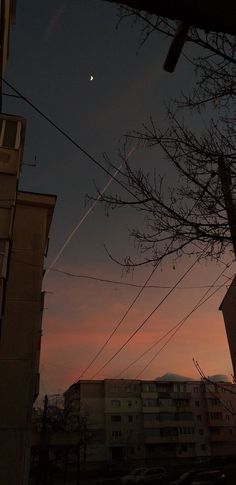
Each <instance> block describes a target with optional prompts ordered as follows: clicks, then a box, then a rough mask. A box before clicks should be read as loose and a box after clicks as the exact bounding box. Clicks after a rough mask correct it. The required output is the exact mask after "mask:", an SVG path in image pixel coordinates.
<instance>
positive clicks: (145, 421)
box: [65, 379, 236, 463]
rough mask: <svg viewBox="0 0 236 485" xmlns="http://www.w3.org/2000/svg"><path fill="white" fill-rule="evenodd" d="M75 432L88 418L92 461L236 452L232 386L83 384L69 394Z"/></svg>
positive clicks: (88, 455) (129, 382)
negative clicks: (77, 425)
mask: <svg viewBox="0 0 236 485" xmlns="http://www.w3.org/2000/svg"><path fill="white" fill-rule="evenodd" d="M65 411H66V415H67V416H69V417H70V419H69V422H70V424H71V426H72V428H73V426H76V423H78V422H79V420H81V419H82V417H83V416H85V417H86V422H87V435H88V437H89V439H88V440H87V443H86V457H85V459H86V460H87V462H102V461H104V462H109V461H130V462H135V461H136V462H139V463H140V462H143V463H144V462H146V463H147V462H148V463H151V462H153V463H155V462H157V460H161V459H162V460H163V461H165V460H167V461H168V460H172V459H178V458H186V459H190V458H195V457H197V458H198V457H199V458H204V457H205V458H206V457H214V456H228V455H234V454H235V453H236V428H235V424H236V423H235V412H236V390H235V386H234V385H233V384H231V383H229V382H224V383H219V382H217V383H209V382H207V383H205V382H202V381H182V380H180V381H162V380H161V381H139V380H126V379H124V380H115V379H111V380H109V379H105V380H100V381H85V380H84V381H83V380H82V381H78V382H77V383H76V384H73V385H72V386H71V387H70V388H69V389H68V390H67V391H66V392H65Z"/></svg>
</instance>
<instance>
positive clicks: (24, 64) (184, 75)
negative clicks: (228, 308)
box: [4, 0, 232, 393]
mask: <svg viewBox="0 0 236 485" xmlns="http://www.w3.org/2000/svg"><path fill="white" fill-rule="evenodd" d="M17 3H18V2H17ZM91 5H92V7H91ZM116 24H117V7H116V6H115V5H113V4H110V3H108V2H101V0H93V2H87V1H81V2H68V1H66V0H61V1H59V2H58V0H51V1H50V2H48V1H46V0H42V1H41V2H28V1H27V0H19V3H18V10H17V16H16V25H15V26H14V27H13V29H12V35H11V45H10V56H9V63H8V67H7V72H6V76H5V77H4V80H5V86H6V89H7V93H5V94H6V96H4V111H6V112H8V113H12V114H18V115H21V116H24V117H25V118H26V120H27V130H26V140H25V149H24V157H23V164H22V171H21V176H20V186H19V188H20V189H21V190H26V191H30V192H34V191H35V192H39V193H48V194H56V195H57V205H56V209H55V213H54V217H53V222H52V226H51V231H50V244H49V252H48V256H47V259H45V267H46V268H47V270H46V273H45V280H44V287H45V288H44V289H45V292H46V298H45V309H44V317H43V337H42V347H41V349H42V351H41V362H42V369H41V375H42V382H43V385H44V389H46V390H47V392H48V393H57V392H58V390H59V389H60V390H61V391H64V390H65V389H66V388H67V387H68V386H69V385H70V384H72V382H75V380H76V379H77V378H78V376H79V375H83V373H85V371H86V368H87V370H88V365H89V363H91V362H93V364H91V366H92V365H93V368H92V372H91V373H93V374H94V375H97V373H98V372H99V377H100V378H104V377H105V376H106V377H111V376H114V375H118V373H119V372H120V369H121V367H122V368H126V369H128V370H126V373H127V372H128V373H129V377H131V378H132V377H135V373H137V369H135V368H134V367H135V366H134V367H129V365H130V362H132V361H134V360H135V359H136V358H137V355H141V354H142V353H143V352H144V351H145V349H147V348H148V347H150V346H151V345H153V343H154V342H156V341H157V339H158V337H159V335H160V334H161V335H164V334H166V333H167V332H168V330H169V329H170V328H171V327H173V322H176V321H181V319H182V318H183V314H186V315H187V314H188V313H189V312H190V311H191V309H192V308H193V307H194V305H195V302H196V301H198V299H199V298H200V296H201V291H202V289H204V288H206V289H208V288H209V287H211V285H212V281H213V280H214V278H216V277H217V275H218V274H219V271H221V270H222V264H221V262H218V263H215V262H213V261H212V262H207V263H206V262H204V261H202V262H201V263H200V262H198V263H196V264H195V266H194V267H193V269H192V271H191V272H190V273H189V274H187V275H186V279H185V281H184V284H183V283H182V284H181V283H180V281H181V275H183V274H185V272H186V270H187V269H188V268H189V267H190V266H191V265H192V264H193V260H191V259H190V258H189V257H188V256H187V255H186V256H183V257H182V259H181V260H179V261H175V260H174V259H172V258H169V260H168V261H166V262H165V263H162V264H160V265H159V266H158V268H157V269H156V270H155V272H154V273H153V275H152V281H151V283H150V282H148V278H149V276H150V274H151V272H152V268H148V267H145V266H142V267H140V268H138V269H137V270H136V271H135V272H134V273H132V272H130V273H128V274H124V272H123V269H122V267H121V266H120V265H118V264H116V263H115V262H114V260H118V261H120V262H122V261H124V258H126V257H127V256H131V258H134V259H136V260H137V259H138V257H139V252H138V247H137V246H135V245H134V244H133V242H132V238H130V234H131V233H132V230H133V229H134V228H136V227H138V226H140V227H141V228H142V227H143V224H144V223H145V217H146V213H145V211H142V210H140V211H138V212H137V211H133V210H132V208H127V209H126V208H122V207H119V208H116V209H115V208H114V207H110V208H109V210H104V207H103V206H101V203H100V201H99V198H100V197H99V194H98V197H97V200H94V201H93V202H92V203H91V205H90V206H89V207H88V208H87V209H84V201H85V198H86V196H91V197H94V187H95V188H96V187H101V188H102V189H101V192H102V193H111V194H113V195H117V197H118V198H119V197H120V196H121V194H122V195H124V194H125V196H126V197H127V200H130V199H131V198H132V199H133V197H135V194H133V193H132V191H130V193H129V192H127V191H125V190H124V186H123V182H122V175H120V174H119V169H122V165H120V166H119V167H118V168H117V169H115V168H114V170H112V171H111V170H110V169H108V165H106V163H105V161H104V153H106V154H107V158H108V159H109V160H117V159H118V158H119V156H118V155H117V154H119V153H120V152H122V153H123V149H124V146H125V147H126V153H129V150H130V149H133V145H132V147H130V146H129V145H127V146H126V145H125V143H126V138H125V135H126V134H127V133H131V132H133V130H137V131H139V130H140V129H141V127H142V126H143V124H147V123H148V120H149V119H150V116H151V117H152V118H153V119H155V121H156V122H157V123H158V124H160V125H162V126H163V124H164V126H165V123H166V110H165V104H166V103H167V102H168V100H170V99H171V98H172V99H173V98H175V97H177V96H178V95H179V93H180V91H184V90H186V89H190V88H191V87H193V86H194V85H195V77H194V70H193V68H192V66H191V64H190V63H189V62H187V61H186V59H185V58H184V56H182V57H181V59H180V60H179V62H178V66H177V69H176V71H175V75H174V76H171V75H169V74H168V73H166V72H164V71H163V68H162V65H163V52H164V51H165V52H166V42H165V39H164V38H162V37H161V36H160V35H156V34H153V35H152V36H150V37H149V39H148V42H146V43H145V44H144V45H143V47H142V49H141V50H139V51H138V55H137V50H138V42H139V39H140V25H139V24H136V25H133V26H132V28H131V24H130V23H129V20H127V21H124V22H122V23H121V25H120V27H119V28H118V29H116ZM88 33H89V35H88ZM184 54H185V55H186V56H187V57H190V58H191V55H192V53H191V47H189V46H186V49H185V51H184ZM31 100H32V101H31ZM194 126H195V128H196V130H200V129H201V127H200V126H198V125H197V123H195V125H194ZM84 147H86V148H84ZM130 156H131V154H130ZM35 158H36V166H33V165H35V164H34V163H31V162H32V161H34V160H35ZM100 160H102V162H100ZM131 163H132V168H133V169H134V170H135V171H139V170H140V169H145V172H146V173H149V174H150V177H152V175H153V174H154V173H156V175H157V176H158V177H159V176H160V177H163V176H164V175H165V176H166V177H167V182H168V180H171V181H174V182H175V181H176V183H177V182H178V181H177V177H176V175H175V174H173V171H172V170H171V167H170V166H169V165H168V163H167V160H166V157H165V156H163V152H162V151H160V149H157V148H155V147H152V148H149V149H145V148H144V147H143V146H141V145H139V146H136V145H135V152H133V153H132V162H131ZM30 164H31V165H32V166H30ZM167 185H168V184H167ZM167 185H166V186H164V187H163V189H164V191H165V195H166V196H168V190H167ZM103 191H104V192H103ZM95 209H96V210H95ZM140 209H141V205H140ZM92 212H93V213H92ZM91 213H92V214H91ZM89 215H90V217H89ZM85 221H86V224H84V222H85ZM77 231H79V237H75V236H76V233H77ZM104 248H108V251H106V250H105V249H104ZM108 253H110V254H111V255H112V258H113V260H112V259H111V258H109V256H108ZM62 256H63V258H62ZM143 256H144V257H145V254H144V255H143ZM14 258H15V259H18V260H20V254H16V255H14ZM60 258H61V259H60ZM59 259H60V261H59ZM228 259H230V258H228ZM222 263H223V266H224V261H222ZM226 264H227V263H226ZM224 268H225V266H224ZM227 271H228V270H227V269H226V272H225V274H226V275H228V277H231V275H229V273H228V272H227ZM231 271H232V270H231ZM137 282H141V283H137ZM143 282H144V283H143ZM145 282H146V284H145ZM176 282H179V283H177V284H176ZM101 283H103V284H101ZM218 283H219V284H218V285H216V286H217V288H219V291H218V292H217V293H216V294H215V295H214V296H212V298H209V300H208V301H207V303H205V305H202V306H201V307H200V308H199V309H198V311H197V312H194V314H193V315H192V316H191V325H186V326H183V328H182V330H181V338H176V339H173V343H172V345H171V346H168V345H167V347H166V348H165V352H162V354H161V355H162V358H161V359H157V360H155V359H154V361H153V362H152V363H150V365H149V367H147V369H146V370H145V371H144V372H143V374H142V378H144V379H149V378H154V377H155V376H157V375H161V374H164V373H166V372H174V373H179V374H182V373H183V374H185V369H186V362H189V361H190V359H192V356H193V350H194V351H195V350H196V349H198V353H197V355H198V360H199V362H201V366H202V368H203V369H204V371H205V372H206V373H207V374H209V375H212V374H216V373H220V374H227V375H230V374H231V373H232V370H231V362H230V357H229V351H228V345H227V340H226V335H225V329H224V324H223V318H222V315H221V313H220V312H218V308H219V306H220V303H221V300H222V299H223V297H224V294H225V292H226V289H227V288H226V286H225V285H229V283H230V282H229V280H227V279H226V278H224V277H223V276H222V279H221V280H219V282H218ZM175 285H176V286H175ZM221 285H224V287H223V286H222V288H221ZM174 286H175V289H176V291H171V289H172V288H173V287H174ZM180 287H181V291H180ZM217 288H216V289H217ZM139 290H140V295H139V297H138V298H137V299H136V296H137V294H138V293H139ZM169 291H171V293H170V294H169V296H168V298H166V299H165V295H166V294H168V292H169ZM161 301H163V303H162V304H161V307H160V308H159V309H158V328H157V326H155V325H154V324H153V322H152V321H150V324H149V325H146V326H145V324H144V325H143V327H142V332H137V333H136V334H135V339H133V341H132V338H131V340H130V345H129V346H128V344H127V349H128V350H129V352H126V348H124V351H123V352H122V354H121V353H120V355H119V354H117V358H114V357H113V356H115V354H116V353H117V352H118V350H119V349H121V348H122V346H123V345H124V343H125V342H127V343H128V340H129V338H130V336H131V335H133V333H134V332H136V330H135V329H136V328H137V322H141V323H143V322H145V321H146V319H147V315H151V314H152V311H153V309H155V308H157V307H158V305H159V302H161ZM132 302H135V304H133V306H132V309H131V308H130V310H129V311H128V309H129V307H130V305H131V304H132ZM127 311H128V313H127V315H126V319H125V322H124V325H120V326H119V331H117V332H116V331H115V332H114V334H113V336H112V338H111V339H109V336H110V335H112V333H113V331H114V328H115V326H114V322H118V323H119V322H120V321H121V319H122V316H124V315H125V314H126V312H127ZM151 320H152V319H151ZM118 323H117V324H118ZM117 329H118V328H117ZM108 339H109V345H105V346H104V348H103V345H104V343H105V342H107V340H108ZM133 342H135V345H133ZM170 347H171V349H170ZM102 348H103V351H102V352H100V350H101V349H102ZM98 353H99V360H93V359H94V356H96V355H98ZM216 354H217V362H216V360H215V358H214V356H215V355H216ZM108 361H109V366H108V365H107V366H106V362H108ZM47 362H50V365H47V364H46V363H47ZM121 363H122V366H121ZM102 368H103V370H101V369H102ZM188 368H189V372H190V374H191V375H190V377H193V376H196V375H197V371H196V368H195V367H194V365H193V366H192V369H190V367H189V366H188ZM127 375H128V374H127ZM41 392H42V393H43V392H44V391H43V388H42V389H41Z"/></svg>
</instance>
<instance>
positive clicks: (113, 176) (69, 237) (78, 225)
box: [44, 147, 135, 278]
mask: <svg viewBox="0 0 236 485" xmlns="http://www.w3.org/2000/svg"><path fill="white" fill-rule="evenodd" d="M134 150H135V148H134V147H133V148H132V149H131V150H130V151H129V153H128V155H127V157H126V161H127V160H128V159H129V158H130V156H131V155H132V154H133V152H134ZM123 163H124V161H122V163H121V164H120V165H119V167H118V168H117V169H116V170H115V172H114V174H113V175H112V176H111V177H110V178H109V180H108V182H107V183H106V185H105V186H104V187H103V189H102V191H101V193H100V194H99V195H98V196H97V198H96V200H94V201H93V203H92V204H91V206H90V207H89V208H88V209H87V210H86V212H85V213H84V215H83V216H82V218H81V219H80V221H79V222H78V224H76V226H75V227H74V229H73V230H72V232H71V233H70V234H69V236H68V237H67V239H66V240H65V242H64V244H63V245H62V247H61V249H60V251H59V252H58V253H57V255H56V257H55V258H54V259H53V261H52V262H51V264H50V266H49V267H48V268H47V269H46V271H45V274H44V278H46V277H47V275H48V273H49V272H50V271H51V270H52V268H53V267H54V266H55V264H56V262H57V261H58V259H59V258H60V257H61V255H62V253H63V251H64V250H65V248H66V247H67V245H68V244H69V242H70V241H71V239H72V238H73V237H74V235H75V233H76V232H77V231H78V229H79V228H80V226H81V225H82V224H83V222H84V221H85V220H86V219H87V217H88V215H89V214H90V212H92V210H93V209H94V207H95V206H96V205H97V203H98V201H99V200H100V199H101V197H102V195H103V194H104V193H105V192H106V190H107V189H108V187H109V186H110V185H111V183H112V181H113V180H114V178H115V177H116V175H117V174H118V173H119V171H120V169H121V167H122V165H123Z"/></svg>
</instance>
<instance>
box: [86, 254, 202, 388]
mask: <svg viewBox="0 0 236 485" xmlns="http://www.w3.org/2000/svg"><path fill="white" fill-rule="evenodd" d="M200 257H201V255H200V256H198V257H197V258H196V259H195V261H194V262H193V263H192V264H191V266H190V267H189V268H188V269H187V270H186V271H185V273H184V274H183V275H182V276H181V277H180V278H179V279H178V281H177V282H176V283H175V285H174V286H173V287H172V288H171V289H170V291H168V293H167V294H166V295H165V296H164V298H162V300H161V301H160V302H159V303H158V305H156V307H155V308H154V310H152V311H151V312H150V313H149V315H148V316H147V317H146V318H145V320H143V322H142V323H140V325H139V326H138V327H137V328H136V329H135V330H134V332H133V333H132V334H131V335H130V336H129V337H128V338H127V339H126V341H125V342H124V343H123V344H122V345H121V346H120V347H119V349H118V350H117V351H116V352H115V353H114V354H113V355H112V356H111V357H110V358H109V359H108V360H107V361H106V362H105V364H104V365H103V366H102V367H101V368H100V369H99V370H98V371H97V372H96V373H95V374H94V375H93V376H92V377H91V380H92V379H94V378H95V377H96V376H97V375H98V374H100V372H101V371H102V370H103V369H104V368H105V367H107V365H108V364H110V362H112V360H114V358H115V357H116V356H117V355H118V354H119V353H120V352H121V351H122V350H123V349H124V348H125V347H126V346H127V344H128V343H129V342H130V341H131V340H132V339H133V338H134V336H135V335H136V334H137V333H138V332H139V331H140V330H141V329H142V328H143V327H144V325H145V324H146V323H147V321H148V320H149V319H150V318H151V317H152V315H154V313H155V312H156V311H157V310H158V309H159V308H160V306H161V305H162V304H163V303H164V301H165V300H166V299H167V298H168V297H169V296H170V294H171V293H172V292H173V291H174V290H175V288H176V287H177V286H178V285H179V283H180V282H181V281H182V280H183V279H184V278H185V277H186V276H187V274H188V273H189V272H190V271H191V270H192V269H193V267H194V266H195V264H196V263H197V262H198V261H199V259H200Z"/></svg>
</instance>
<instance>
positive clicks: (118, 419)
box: [111, 414, 121, 423]
mask: <svg viewBox="0 0 236 485" xmlns="http://www.w3.org/2000/svg"><path fill="white" fill-rule="evenodd" d="M111 421H112V423H120V422H121V416H119V415H118V414H115V415H113V416H111Z"/></svg>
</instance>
